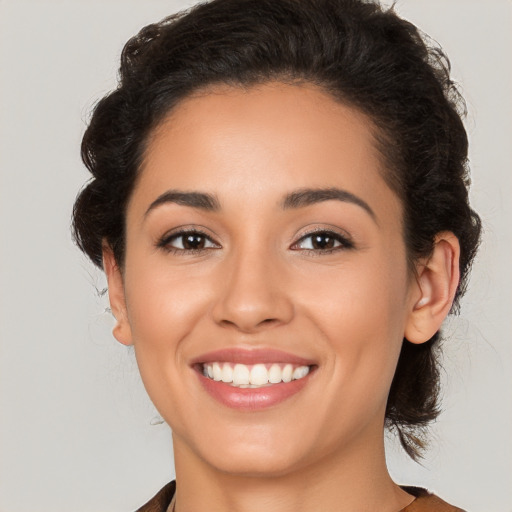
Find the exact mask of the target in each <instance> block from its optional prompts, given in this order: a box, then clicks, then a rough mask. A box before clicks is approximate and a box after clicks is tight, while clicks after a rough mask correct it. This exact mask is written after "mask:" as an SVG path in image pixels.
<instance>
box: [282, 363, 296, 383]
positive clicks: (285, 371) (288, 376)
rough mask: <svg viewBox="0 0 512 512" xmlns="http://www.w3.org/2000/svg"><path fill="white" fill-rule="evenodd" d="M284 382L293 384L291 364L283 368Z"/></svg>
mask: <svg viewBox="0 0 512 512" xmlns="http://www.w3.org/2000/svg"><path fill="white" fill-rule="evenodd" d="M281 378H282V379H283V382H291V380H292V378H293V366H292V365H291V364H287V365H286V366H285V367H284V368H283V376H282V377H281Z"/></svg>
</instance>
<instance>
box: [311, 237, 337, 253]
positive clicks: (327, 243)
mask: <svg viewBox="0 0 512 512" xmlns="http://www.w3.org/2000/svg"><path fill="white" fill-rule="evenodd" d="M312 242H313V248H314V249H332V248H333V247H334V238H333V237H331V236H329V235H326V234H317V235H314V236H313V240H312Z"/></svg>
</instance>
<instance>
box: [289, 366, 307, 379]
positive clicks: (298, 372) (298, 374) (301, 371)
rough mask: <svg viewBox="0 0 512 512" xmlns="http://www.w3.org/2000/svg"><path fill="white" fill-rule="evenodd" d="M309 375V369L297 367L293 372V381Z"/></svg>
mask: <svg viewBox="0 0 512 512" xmlns="http://www.w3.org/2000/svg"><path fill="white" fill-rule="evenodd" d="M308 373H309V368H308V367H307V366H299V367H298V368H295V370H293V380H297V379H302V378H303V377H305V376H306V375H307V374H308Z"/></svg>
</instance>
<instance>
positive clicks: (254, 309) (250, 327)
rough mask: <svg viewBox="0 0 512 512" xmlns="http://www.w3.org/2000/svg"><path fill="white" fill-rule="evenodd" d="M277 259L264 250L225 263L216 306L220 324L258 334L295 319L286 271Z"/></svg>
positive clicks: (215, 315) (247, 253)
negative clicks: (280, 266)
mask: <svg viewBox="0 0 512 512" xmlns="http://www.w3.org/2000/svg"><path fill="white" fill-rule="evenodd" d="M275 259H276V258H272V256H270V255H269V254H264V253H263V252H260V251H246V252H244V253H239V254H238V255H233V256H232V257H230V258H228V259H227V260H226V261H225V262H224V265H225V272H224V273H223V282H222V283H221V284H220V289H219V292H220V293H219V294H218V295H217V297H218V300H217V301H216V303H215V305H214V307H213V317H214V320H215V322H216V323H217V324H219V325H221V326H223V327H232V328H235V329H237V330H239V331H240V332H243V333H257V332H259V331H262V330H265V329H267V328H270V327H274V326H278V325H284V324H287V323H289V322H290V321H291V320H292V318H293V316H294V308H293V302H292V300H291V297H290V296H289V294H288V293H287V291H288V288H287V286H286V277H285V273H286V272H285V269H283V268H279V265H278V264H277V262H276V261H275Z"/></svg>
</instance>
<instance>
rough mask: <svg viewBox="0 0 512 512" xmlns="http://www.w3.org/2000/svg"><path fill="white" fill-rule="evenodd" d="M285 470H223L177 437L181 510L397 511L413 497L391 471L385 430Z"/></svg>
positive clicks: (177, 465) (188, 511)
mask: <svg viewBox="0 0 512 512" xmlns="http://www.w3.org/2000/svg"><path fill="white" fill-rule="evenodd" d="M379 438H380V443H378V444H376V443H368V442H367V440H366V441H363V442H361V443H359V444H356V445H354V446H351V447H349V448H347V447H344V448H343V449H342V450H339V453H337V452H332V453H329V455H328V456H326V457H324V458H322V459H320V460H317V461H316V462H315V463H314V464H311V465H308V466H305V467H301V468H298V469H295V470H292V471H289V472H286V473H284V474H277V475H276V474H272V475H264V476H261V475H250V476H247V475H239V474H232V473H226V472H222V471H219V470H218V469H217V468H215V467H213V466H211V465H209V464H208V463H206V462H205V461H204V460H202V459H200V458H198V457H197V456H196V454H194V453H193V452H192V451H191V450H190V449H189V447H188V446H187V445H185V444H184V443H182V442H181V440H180V439H179V438H177V437H176V436H173V439H174V457H175V465H176V482H177V493H176V512H193V511H197V510H205V511H207V512H227V511H230V512H261V511H262V510H265V512H306V511H311V510H322V511H324V512H370V511H375V510H379V511H382V512H398V511H400V510H401V509H402V508H404V507H405V506H407V505H408V504H409V503H410V502H411V501H412V500H413V497H412V496H410V495H409V494H407V493H406V492H405V491H403V490H402V489H400V488H399V487H398V486H397V485H396V484H395V483H394V482H393V481H392V480H391V477H390V476H389V473H388V470H387V467H386V462H385V455H384V441H383V439H381V438H382V435H381V436H380V437H379Z"/></svg>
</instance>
